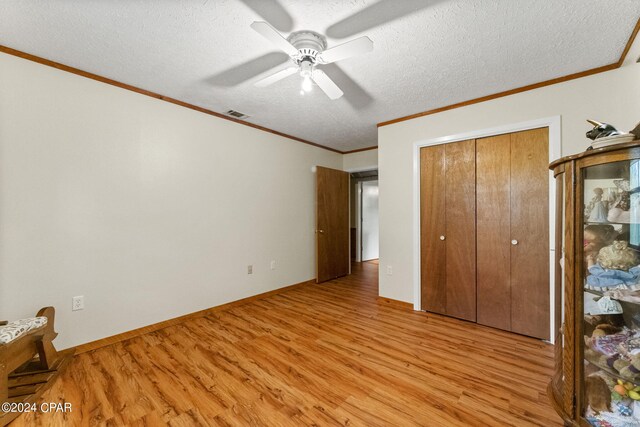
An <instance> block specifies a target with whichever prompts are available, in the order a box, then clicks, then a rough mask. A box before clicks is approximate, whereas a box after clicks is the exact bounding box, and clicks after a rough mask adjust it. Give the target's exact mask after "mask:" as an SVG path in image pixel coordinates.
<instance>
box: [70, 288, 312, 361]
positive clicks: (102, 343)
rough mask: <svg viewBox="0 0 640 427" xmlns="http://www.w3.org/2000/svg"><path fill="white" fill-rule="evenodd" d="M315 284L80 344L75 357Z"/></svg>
mask: <svg viewBox="0 0 640 427" xmlns="http://www.w3.org/2000/svg"><path fill="white" fill-rule="evenodd" d="M311 284H315V279H311V280H306V281H304V282H300V283H296V284H295V285H290V286H285V287H283V288H279V289H274V290H273V291H268V292H264V293H261V294H257V295H253V296H250V297H247V298H242V299H239V300H237V301H232V302H228V303H226V304H222V305H217V306H215V307H211V308H207V309H204V310H200V311H196V312H194V313H189V314H185V315H184V316H179V317H174V318H173V319H168V320H163V321H162V322H158V323H154V324H153V325H148V326H143V327H141V328H137V329H133V330H131V331H127V332H122V333H120V334H116V335H112V336H110V337H106V338H101V339H98V340H95V341H91V342H88V343H86V344H80V345H77V346H75V347H71V348H74V349H75V351H76V355H78V354H82V353H86V352H89V351H93V350H97V349H99V348H102V347H106V346H108V345H111V344H115V343H118V342H121V341H125V340H128V339H131V338H135V337H139V336H141V335H144V334H148V333H151V332H155V331H159V330H160V329H164V328H168V327H169V326H174V325H177V324H180V323H183V322H186V321H187V320H191V319H197V318H199V317H204V316H207V315H209V314H212V313H216V312H219V311H223V310H228V309H230V308H233V307H238V306H241V305H244V304H247V303H250V302H252V301H256V300H259V299H263V298H267V297H270V296H273V295H277V294H281V293H284V292H288V291H291V290H293V289H296V288H299V287H302V286H307V285H311Z"/></svg>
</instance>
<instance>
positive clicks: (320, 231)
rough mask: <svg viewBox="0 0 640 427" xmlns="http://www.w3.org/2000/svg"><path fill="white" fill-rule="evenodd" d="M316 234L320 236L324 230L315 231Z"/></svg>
mask: <svg viewBox="0 0 640 427" xmlns="http://www.w3.org/2000/svg"><path fill="white" fill-rule="evenodd" d="M316 233H320V234H322V233H324V230H316Z"/></svg>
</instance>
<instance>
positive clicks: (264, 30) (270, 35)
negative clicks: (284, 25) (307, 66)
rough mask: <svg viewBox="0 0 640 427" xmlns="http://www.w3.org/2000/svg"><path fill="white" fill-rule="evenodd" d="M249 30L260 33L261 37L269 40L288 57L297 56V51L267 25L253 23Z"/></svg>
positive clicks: (264, 23) (262, 22)
mask: <svg viewBox="0 0 640 427" xmlns="http://www.w3.org/2000/svg"><path fill="white" fill-rule="evenodd" d="M251 28H253V29H254V30H255V31H257V32H258V33H260V35H261V36H262V37H264V38H265V39H267V40H269V41H270V42H271V43H273V44H274V45H276V46H277V47H278V48H280V49H281V50H283V51H284V52H285V53H286V54H288V55H289V56H295V55H297V54H298V49H296V48H295V47H294V46H293V45H292V44H291V43H289V42H288V41H287V39H285V38H284V37H282V35H281V34H280V33H279V32H278V31H277V30H276V29H275V28H273V27H272V26H271V25H269V24H268V23H266V22H264V21H255V22H254V23H252V24H251Z"/></svg>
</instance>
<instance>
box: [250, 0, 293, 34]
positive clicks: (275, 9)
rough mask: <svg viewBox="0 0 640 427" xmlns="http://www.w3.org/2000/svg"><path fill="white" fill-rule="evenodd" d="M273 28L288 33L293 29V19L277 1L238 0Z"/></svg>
mask: <svg viewBox="0 0 640 427" xmlns="http://www.w3.org/2000/svg"><path fill="white" fill-rule="evenodd" d="M240 1H241V2H242V3H244V4H245V5H246V6H247V7H249V8H251V9H252V10H253V11H254V12H255V13H257V14H258V15H260V17H261V18H262V19H264V20H265V21H267V22H270V23H271V25H273V27H274V28H277V29H278V30H280V31H284V32H289V31H291V29H292V28H293V18H291V15H289V13H287V11H286V9H285V8H284V7H282V5H281V4H280V3H279V2H278V0H240Z"/></svg>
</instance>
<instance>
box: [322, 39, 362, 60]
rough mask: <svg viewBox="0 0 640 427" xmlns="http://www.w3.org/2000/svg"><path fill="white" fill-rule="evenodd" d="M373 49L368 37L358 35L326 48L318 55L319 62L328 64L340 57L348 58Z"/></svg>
mask: <svg viewBox="0 0 640 427" xmlns="http://www.w3.org/2000/svg"><path fill="white" fill-rule="evenodd" d="M372 49H373V42H372V41H371V39H370V38H369V37H358V38H357V39H355V40H351V41H348V42H346V43H343V44H341V45H338V46H336V47H332V48H331V49H327V50H325V51H324V52H322V53H321V54H320V55H319V58H320V62H322V63H323V64H330V63H332V62H336V61H340V60H341V59H346V58H350V57H352V56H355V55H360V54H361V53H365V52H369V51H371V50H372Z"/></svg>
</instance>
